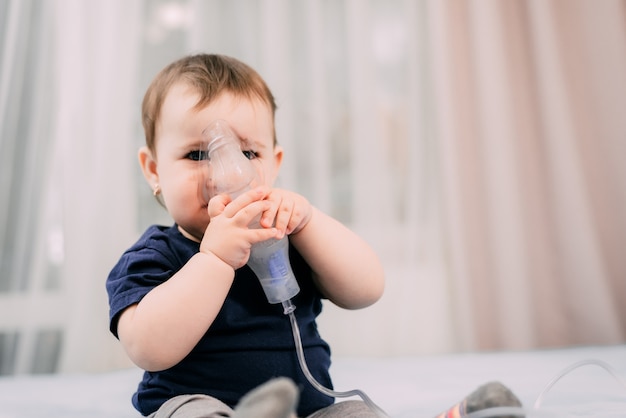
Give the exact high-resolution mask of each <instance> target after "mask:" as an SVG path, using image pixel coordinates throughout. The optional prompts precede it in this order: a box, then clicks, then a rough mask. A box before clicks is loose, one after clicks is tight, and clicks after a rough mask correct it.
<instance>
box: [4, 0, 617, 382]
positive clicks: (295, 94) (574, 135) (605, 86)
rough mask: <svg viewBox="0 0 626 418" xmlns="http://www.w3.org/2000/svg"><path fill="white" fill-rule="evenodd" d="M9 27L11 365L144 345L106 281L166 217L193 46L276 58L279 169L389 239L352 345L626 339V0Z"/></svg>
mask: <svg viewBox="0 0 626 418" xmlns="http://www.w3.org/2000/svg"><path fill="white" fill-rule="evenodd" d="M0 48H1V49H0V374H24V373H50V372H91V371H103V370H110V369H115V368H120V367H127V366H128V365H129V364H130V363H128V360H127V359H126V357H125V355H124V353H123V352H122V350H121V348H120V345H119V343H118V342H117V341H116V340H115V339H114V338H113V336H112V335H111V334H110V333H109V331H108V304H107V298H106V292H105V288H104V283H105V279H106V277H107V274H108V272H109V270H110V269H111V268H112V266H113V265H114V263H115V262H116V261H117V259H118V258H119V256H120V255H121V253H122V252H123V251H124V250H125V249H126V248H127V247H128V246H130V245H131V244H132V243H133V242H134V241H135V240H136V239H137V238H138V237H139V235H140V234H141V232H143V230H144V229H145V228H146V227H147V226H148V225H150V224H153V223H163V224H171V220H170V219H169V218H168V217H167V214H166V213H165V211H164V210H163V209H162V208H161V207H160V206H159V205H158V204H157V203H156V201H155V200H154V199H153V197H152V195H151V190H150V188H149V187H148V185H147V184H145V181H144V180H143V178H142V176H141V173H140V170H139V165H138V163H137V150H138V148H139V147H140V146H141V145H142V144H143V132H142V128H141V120H140V105H141V100H142V98H143V94H144V91H145V89H146V88H147V86H148V84H149V82H150V81H151V79H152V78H153V77H154V76H155V75H156V73H157V72H158V71H159V70H160V69H161V68H162V67H164V66H165V65H166V64H168V63H169V62H171V61H173V60H175V59H178V58H180V57H181V56H183V55H186V54H189V53H197V52H209V53H221V54H227V55H232V56H234V57H236V58H238V59H240V60H242V61H244V62H246V63H248V64H250V65H251V66H252V67H254V68H255V69H257V70H258V71H259V73H260V74H261V75H262V76H263V77H264V78H265V80H266V81H267V83H268V84H269V86H270V88H271V89H272V90H273V92H274V94H275V96H276V98H277V102H278V106H279V110H278V113H277V120H276V123H277V131H278V140H279V142H280V143H281V144H282V145H283V146H284V148H285V151H286V156H285V163H284V165H283V169H282V174H281V177H280V179H279V183H280V186H281V187H285V188H290V189H293V190H295V191H298V192H300V193H301V194H303V195H305V196H306V197H307V198H308V199H309V200H310V201H311V202H312V203H313V204H314V205H316V206H317V207H319V208H321V209H322V210H324V211H326V212H328V213H330V214H331V215H333V216H335V217H336V218H338V219H339V220H341V221H342V222H344V223H345V224H346V225H348V226H349V227H350V228H352V229H353V230H355V231H357V232H358V233H359V234H361V235H362V236H363V237H365V238H366V239H367V240H368V241H369V242H370V243H371V245H372V246H373V247H374V248H375V249H376V251H377V252H378V254H380V257H381V258H382V260H383V263H384V265H385V269H386V273H387V288H386V293H385V296H384V297H383V299H382V300H381V301H380V302H379V303H378V304H376V305H374V306H372V307H370V308H368V309H365V310H361V311H342V310H340V309H337V308H335V307H333V306H330V305H326V306H325V311H324V313H323V314H322V316H321V318H320V321H319V322H320V332H321V333H322V336H323V337H325V338H326V339H327V340H328V341H329V342H330V344H331V345H332V346H333V351H334V354H335V355H337V356H353V357H362V356H408V355H424V354H430V353H448V352H464V351H482V350H526V349H537V348H550V347H563V346H571V345H602V344H623V343H624V342H625V341H626V254H625V250H626V216H625V214H626V164H625V163H624V161H625V158H626V1H623V0H602V1H595V0H467V1H465V0H299V1H293V0H186V1H185V0H132V1H129V0H94V1H86V0H0ZM329 239H332V237H329Z"/></svg>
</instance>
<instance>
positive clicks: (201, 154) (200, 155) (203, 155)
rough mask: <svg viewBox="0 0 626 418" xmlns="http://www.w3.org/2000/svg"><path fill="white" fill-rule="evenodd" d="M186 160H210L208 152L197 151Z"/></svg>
mask: <svg viewBox="0 0 626 418" xmlns="http://www.w3.org/2000/svg"><path fill="white" fill-rule="evenodd" d="M185 158H187V159H189V160H193V161H202V160H206V159H208V158H209V153H208V152H207V151H202V150H195V151H191V152H190V153H189V154H187V155H186V156H185Z"/></svg>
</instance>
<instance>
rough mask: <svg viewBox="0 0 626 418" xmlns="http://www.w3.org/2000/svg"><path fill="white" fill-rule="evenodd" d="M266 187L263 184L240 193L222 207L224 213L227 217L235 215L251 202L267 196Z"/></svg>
mask: <svg viewBox="0 0 626 418" xmlns="http://www.w3.org/2000/svg"><path fill="white" fill-rule="evenodd" d="M267 193H268V188H267V187H265V186H261V187H256V188H254V189H252V190H248V191H247V192H245V193H243V194H241V195H240V196H238V197H237V198H236V199H234V200H233V201H232V202H230V203H229V204H228V205H226V208H224V215H225V216H227V217H229V218H230V217H233V216H235V215H236V214H237V213H238V212H239V211H240V210H242V209H243V208H245V207H247V206H248V205H250V204H251V203H253V202H257V201H260V200H262V199H264V198H265V196H267Z"/></svg>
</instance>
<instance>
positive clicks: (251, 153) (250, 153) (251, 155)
mask: <svg viewBox="0 0 626 418" xmlns="http://www.w3.org/2000/svg"><path fill="white" fill-rule="evenodd" d="M242 152H243V155H244V156H245V157H246V158H247V159H249V160H254V159H255V158H257V157H258V156H259V154H257V153H256V152H254V151H250V150H244V151H242Z"/></svg>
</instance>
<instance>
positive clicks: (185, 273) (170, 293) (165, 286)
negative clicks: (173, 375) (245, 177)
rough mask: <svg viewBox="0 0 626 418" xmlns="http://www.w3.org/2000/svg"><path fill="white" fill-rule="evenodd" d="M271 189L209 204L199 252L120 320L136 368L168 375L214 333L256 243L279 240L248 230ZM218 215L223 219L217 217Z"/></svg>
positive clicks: (270, 234)
mask: <svg viewBox="0 0 626 418" xmlns="http://www.w3.org/2000/svg"><path fill="white" fill-rule="evenodd" d="M266 193H267V190H262V189H257V190H254V191H251V192H248V193H246V194H244V195H242V196H240V197H239V198H237V199H236V200H235V201H233V202H232V204H228V201H227V200H220V199H219V198H217V199H216V200H215V201H213V200H212V202H211V203H210V205H209V212H211V211H213V213H212V214H211V222H210V223H209V226H208V227H207V230H206V232H205V234H204V238H203V239H202V242H201V244H200V252H199V253H197V254H195V255H194V256H193V257H191V259H190V260H189V261H188V262H187V263H186V264H185V265H184V266H183V268H182V269H181V270H179V271H178V272H177V273H176V274H174V275H173V276H172V277H171V278H170V279H169V280H167V281H166V282H164V283H162V284H161V285H159V286H157V287H155V288H154V289H152V290H151V291H150V292H149V293H148V294H147V295H146V296H145V297H144V298H143V299H142V300H141V301H140V302H139V303H138V304H135V305H132V306H130V307H128V308H127V309H126V310H125V311H124V312H122V314H121V315H120V318H119V320H118V336H119V339H120V341H121V342H122V345H123V346H124V349H125V350H126V351H127V353H128V355H129V357H130V358H131V360H133V362H134V363H135V364H137V365H138V366H139V367H141V368H142V369H144V370H148V371H156V370H164V369H167V368H169V367H172V366H174V365H175V364H177V363H178V362H179V361H180V360H182V359H183V358H184V357H185V356H186V355H187V354H189V352H190V351H191V350H192V349H193V347H194V346H195V345H196V344H197V343H198V341H199V340H200V339H201V338H202V336H203V335H204V334H205V333H206V331H207V330H208V329H209V327H210V326H211V324H212V323H213V321H214V320H215V317H216V316H217V314H218V312H219V311H220V309H221V308H222V304H223V303H224V300H225V299H226V295H227V294H228V291H229V289H230V287H231V285H232V282H233V279H234V276H235V273H234V270H235V269H236V268H239V267H241V266H243V265H244V264H245V263H246V262H247V260H248V256H249V253H250V247H251V245H252V243H254V242H259V241H264V240H267V239H269V238H273V237H275V236H276V233H277V232H276V230H274V229H273V228H267V229H248V227H247V225H248V224H249V223H250V221H251V220H252V219H253V218H254V217H255V216H257V215H258V214H260V213H261V212H263V211H264V210H266V209H267V208H268V206H269V202H268V201H265V200H262V199H263V197H264V196H265V194H266ZM217 213H219V214H217Z"/></svg>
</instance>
